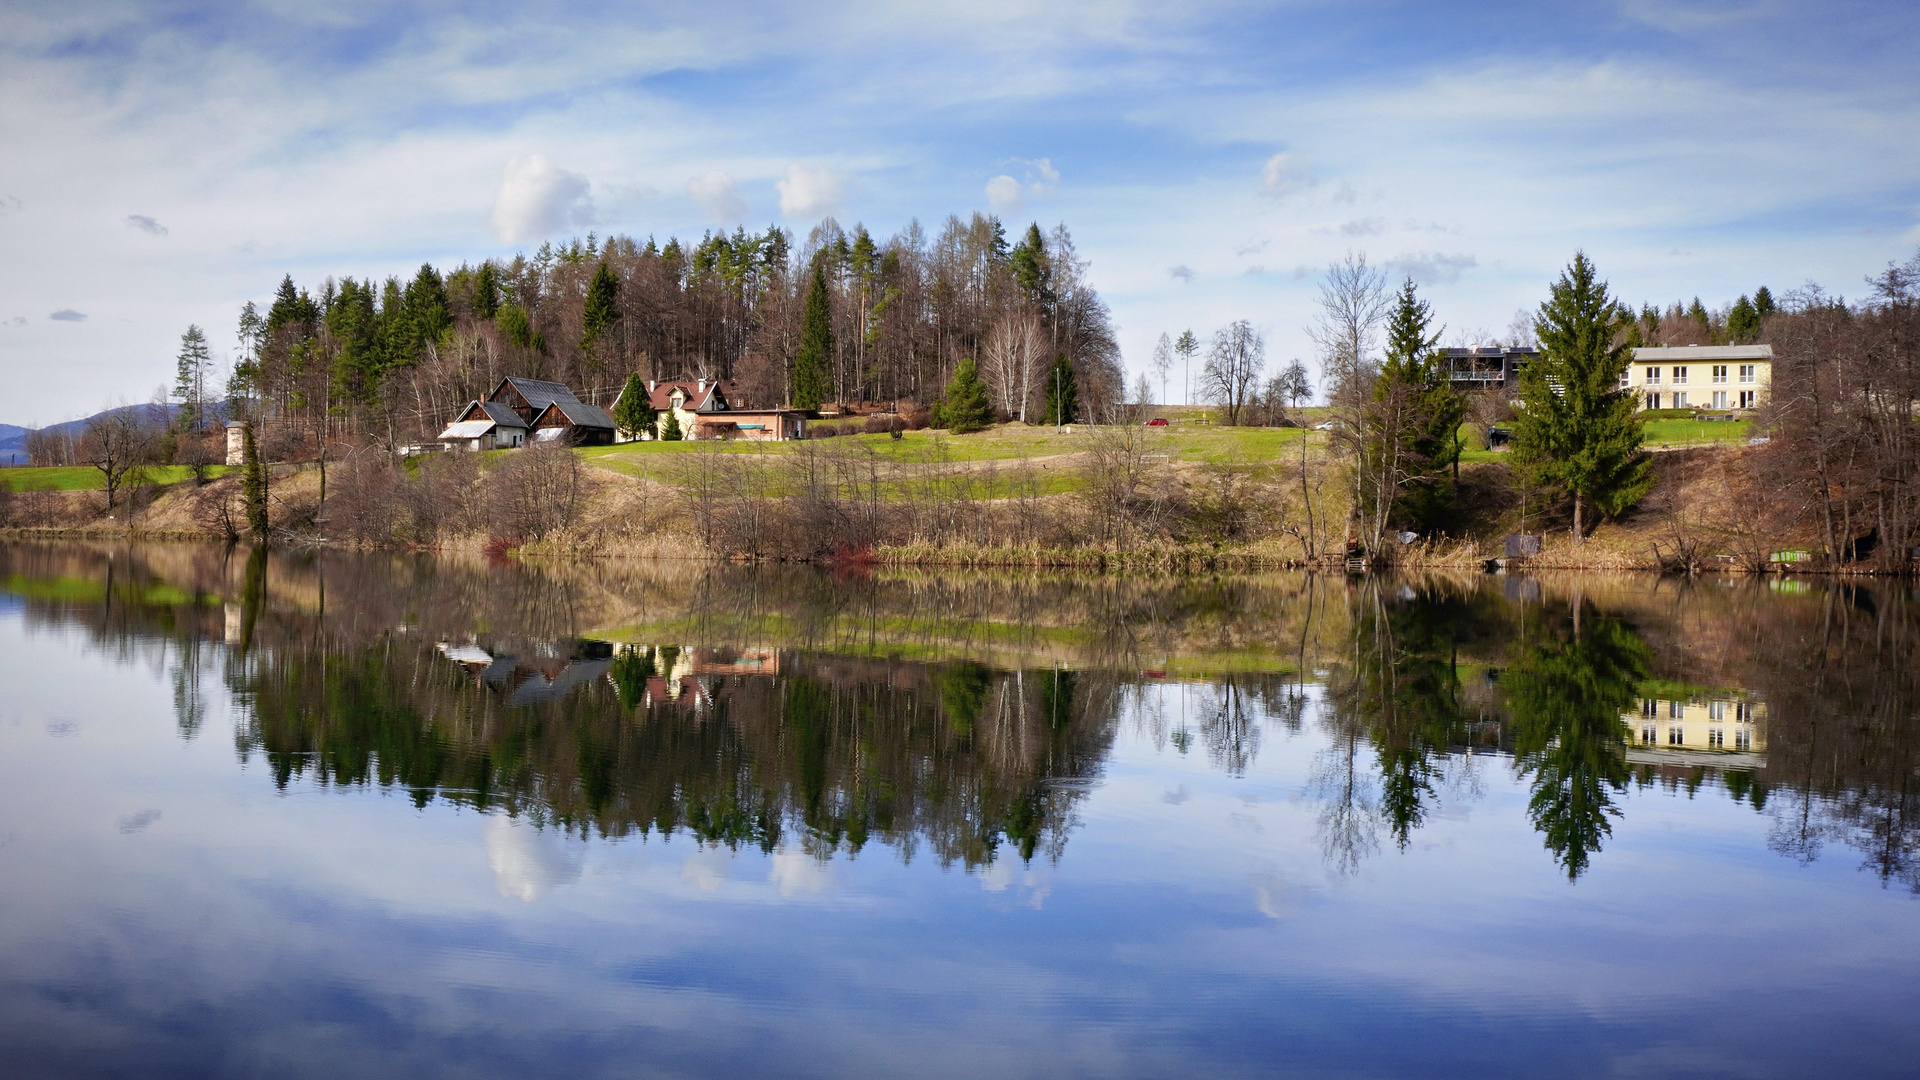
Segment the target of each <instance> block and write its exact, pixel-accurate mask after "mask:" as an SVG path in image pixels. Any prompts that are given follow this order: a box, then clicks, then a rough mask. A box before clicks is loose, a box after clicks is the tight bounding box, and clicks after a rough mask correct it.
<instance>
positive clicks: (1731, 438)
mask: <svg viewBox="0 0 1920 1080" xmlns="http://www.w3.org/2000/svg"><path fill="white" fill-rule="evenodd" d="M1752 427H1753V422H1752V421H1750V420H1649V421H1647V424H1646V433H1647V443H1648V445H1651V446H1698V445H1711V444H1714V443H1743V442H1746V441H1747V432H1748V431H1749V429H1751V428H1752Z"/></svg>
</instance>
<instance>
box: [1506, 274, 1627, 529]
mask: <svg viewBox="0 0 1920 1080" xmlns="http://www.w3.org/2000/svg"><path fill="white" fill-rule="evenodd" d="M1629 318H1631V316H1630V315H1628V314H1627V313H1626V312H1625V311H1624V310H1623V309H1622V308H1621V307H1620V306H1619V305H1618V304H1616V303H1615V302H1614V300H1613V298H1612V297H1611V296H1609V295H1608V294H1607V283H1606V282H1604V281H1601V280H1599V279H1598V277H1596V276H1595V273H1594V269H1593V264H1592V263H1591V262H1589V261H1587V257H1586V255H1585V254H1575V255H1574V257H1573V265H1571V266H1569V267H1568V268H1567V269H1566V271H1565V272H1563V273H1562V274H1561V275H1560V280H1559V281H1558V282H1556V283H1554V286H1553V294H1552V296H1551V298H1549V299H1548V300H1547V302H1546V303H1544V304H1541V305H1540V314H1539V316H1538V317H1537V318H1536V319H1535V320H1534V329H1535V332H1536V333H1537V334H1538V335H1539V338H1540V358H1539V359H1538V360H1536V361H1535V362H1533V363H1532V364H1530V365H1528V366H1527V368H1526V370H1525V371H1524V372H1522V373H1521V378H1520V400H1521V406H1522V407H1521V409H1520V418H1519V421H1518V423H1516V424H1515V430H1514V460H1515V463H1516V464H1518V465H1520V466H1521V467H1522V468H1525V469H1528V470H1529V471H1530V472H1531V473H1532V475H1533V478H1534V480H1535V482H1536V483H1537V484H1539V485H1540V486H1542V487H1544V488H1546V489H1547V490H1549V491H1552V492H1556V493H1558V494H1560V495H1562V496H1563V497H1569V498H1571V499H1572V500H1573V536H1574V542H1575V543H1580V542H1582V541H1583V540H1584V539H1585V537H1586V510H1587V507H1588V506H1589V505H1591V506H1592V507H1593V508H1595V509H1597V510H1599V511H1600V513H1601V514H1603V515H1605V516H1607V517H1615V516H1618V515H1619V514H1622V513H1624V512H1625V511H1627V510H1628V509H1629V508H1631V507H1632V506H1633V504H1635V503H1637V502H1639V501H1640V499H1641V497H1642V496H1644V495H1645V494H1646V493H1647V490H1648V489H1649V488H1651V487H1652V486H1653V471H1652V462H1651V459H1650V458H1649V457H1648V456H1647V455H1646V454H1645V453H1643V452H1641V449H1640V447H1641V443H1642V441H1643V435H1642V432H1641V428H1640V419H1639V417H1638V416H1636V415H1635V414H1634V409H1635V401H1634V396H1633V392H1632V391H1631V390H1627V389H1624V388H1622V387H1621V385H1620V376H1621V374H1622V373H1624V372H1625V371H1626V369H1627V362H1628V350H1627V346H1626V345H1625V344H1624V341H1623V338H1624V334H1623V333H1622V331H1623V330H1624V329H1625V326H1624V324H1625V323H1626V321H1627V320H1628V319H1629Z"/></svg>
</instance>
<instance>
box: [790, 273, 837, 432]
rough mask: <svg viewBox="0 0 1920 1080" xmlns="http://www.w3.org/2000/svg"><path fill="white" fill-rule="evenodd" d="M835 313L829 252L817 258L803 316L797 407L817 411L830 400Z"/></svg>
mask: <svg viewBox="0 0 1920 1080" xmlns="http://www.w3.org/2000/svg"><path fill="white" fill-rule="evenodd" d="M832 360H833V311H832V308H831V307H830V306H829V304H828V297H827V260H826V257H825V252H822V253H821V254H819V255H816V256H814V259H813V281H812V283H811V284H809V285H808V286H807V304H806V308H805V309H804V310H803V311H802V312H801V314H800V348H799V351H798V352H796V353H794V357H793V404H794V407H796V408H800V409H817V408H819V407H820V403H821V402H823V401H825V400H827V393H828V391H829V390H831V389H832V384H833V379H832V375H831V368H830V365H831V364H832Z"/></svg>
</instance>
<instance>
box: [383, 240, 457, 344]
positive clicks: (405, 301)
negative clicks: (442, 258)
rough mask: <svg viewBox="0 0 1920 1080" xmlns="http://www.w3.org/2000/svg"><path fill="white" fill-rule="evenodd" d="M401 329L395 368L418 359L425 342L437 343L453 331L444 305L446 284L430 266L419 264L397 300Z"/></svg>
mask: <svg viewBox="0 0 1920 1080" xmlns="http://www.w3.org/2000/svg"><path fill="white" fill-rule="evenodd" d="M401 310H402V314H403V316H404V319H403V321H404V323H405V328H404V330H403V341H402V343H401V350H400V355H399V356H397V357H396V358H395V362H396V363H398V364H402V365H405V364H411V363H414V362H416V361H418V360H419V359H420V353H421V350H422V349H424V348H425V347H426V346H427V344H428V343H429V342H435V343H437V342H439V341H440V340H441V337H442V335H444V334H445V333H446V332H447V331H448V330H450V329H452V328H453V311H452V310H451V309H450V308H449V307H448V305H447V283H446V282H445V281H443V280H441V278H440V271H438V270H435V269H434V268H433V266H432V264H430V263H421V264H420V272H419V273H418V274H415V275H414V277H413V281H411V282H409V283H408V285H407V288H406V292H405V293H404V294H403V298H402V300H401Z"/></svg>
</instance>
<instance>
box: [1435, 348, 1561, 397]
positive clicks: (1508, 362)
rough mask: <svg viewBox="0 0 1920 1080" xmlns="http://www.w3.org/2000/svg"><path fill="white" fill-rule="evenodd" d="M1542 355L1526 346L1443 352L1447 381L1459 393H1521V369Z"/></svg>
mask: <svg viewBox="0 0 1920 1080" xmlns="http://www.w3.org/2000/svg"><path fill="white" fill-rule="evenodd" d="M1539 355H1540V351H1539V350H1538V349H1530V348H1527V347H1526V346H1516V347H1514V348H1505V347H1503V346H1499V345H1482V346H1480V347H1478V348H1474V349H1459V348H1455V349H1441V350H1440V357H1441V360H1442V362H1443V363H1445V364H1446V367H1447V378H1448V379H1450V380H1451V381H1452V382H1453V385H1454V388H1455V389H1457V390H1492V389H1507V390H1518V389H1519V388H1520V370H1521V369H1522V368H1524V367H1526V366H1527V364H1529V363H1531V362H1532V361H1533V359H1534V358H1535V357H1537V356H1539Z"/></svg>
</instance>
